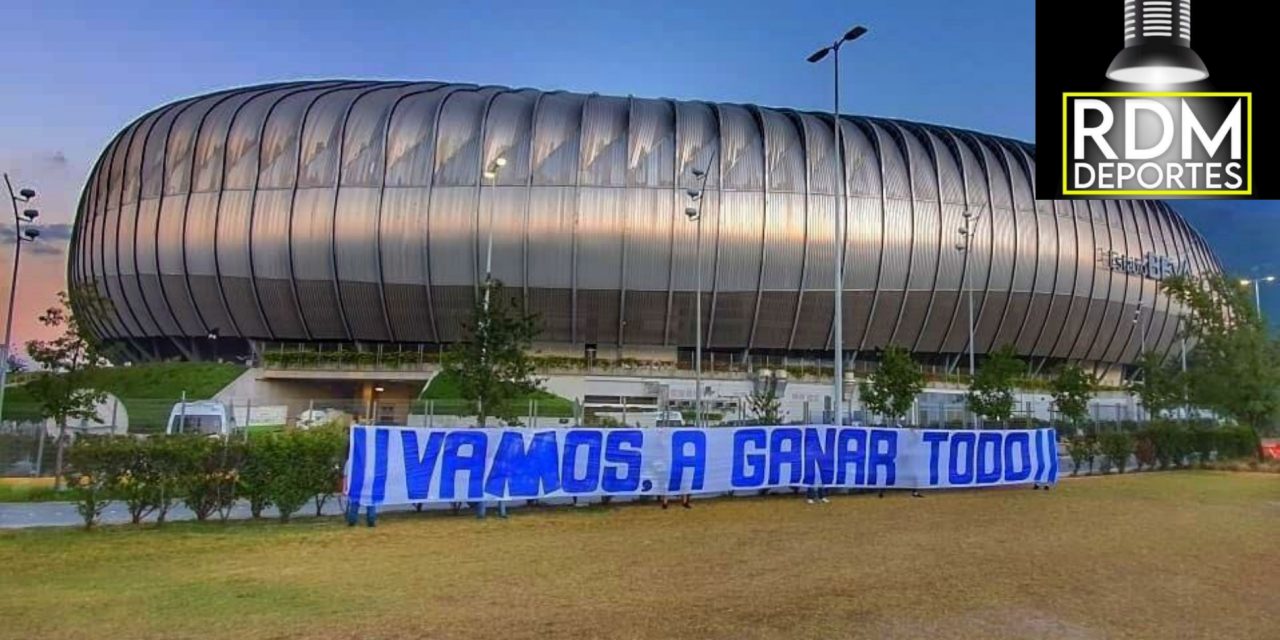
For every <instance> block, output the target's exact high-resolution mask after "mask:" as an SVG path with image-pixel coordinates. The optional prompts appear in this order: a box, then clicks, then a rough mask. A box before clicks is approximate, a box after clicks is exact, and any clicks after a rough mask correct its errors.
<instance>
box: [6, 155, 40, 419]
mask: <svg viewBox="0 0 1280 640" xmlns="http://www.w3.org/2000/svg"><path fill="white" fill-rule="evenodd" d="M4 186H5V188H7V189H8V190H9V203H10V204H11V205H12V206H13V239H14V242H13V275H12V276H10V280H9V307H8V310H7V311H6V312H5V318H4V343H3V344H0V416H3V415H4V390H5V386H6V385H8V384H9V340H10V339H11V338H12V336H13V308H14V305H15V303H16V302H17V294H18V266H19V265H20V264H21V260H22V243H24V242H34V241H35V239H36V238H38V237H40V230H39V229H37V228H35V227H32V226H30V225H31V224H32V223H34V222H35V220H36V218H37V217H39V215H40V212H38V211H36V210H35V209H26V210H24V211H23V212H22V213H21V214H19V213H18V203H19V202H30V201H31V200H32V198H35V197H36V192H35V190H33V189H28V188H23V189H20V190H19V191H18V193H16V194H15V193H14V192H13V183H12V182H10V181H9V174H7V173H6V174H4ZM24 223H25V224H26V225H28V226H27V228H26V230H23V228H22V226H23V224H24ZM41 444H43V439H42V440H41Z"/></svg>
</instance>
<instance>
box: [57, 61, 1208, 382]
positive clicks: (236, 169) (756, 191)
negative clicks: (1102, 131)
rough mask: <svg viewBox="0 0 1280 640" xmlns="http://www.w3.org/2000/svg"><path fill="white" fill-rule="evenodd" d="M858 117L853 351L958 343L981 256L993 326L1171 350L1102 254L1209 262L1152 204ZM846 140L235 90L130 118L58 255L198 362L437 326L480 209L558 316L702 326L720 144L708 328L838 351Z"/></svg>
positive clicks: (645, 336)
mask: <svg viewBox="0 0 1280 640" xmlns="http://www.w3.org/2000/svg"><path fill="white" fill-rule="evenodd" d="M841 126H842V135H843V139H844V153H845V158H846V162H845V167H844V168H845V176H844V180H845V184H846V195H847V198H848V207H847V212H848V213H847V215H848V218H847V220H848V225H847V229H848V231H847V234H846V246H847V251H846V265H847V266H846V272H845V293H844V304H845V305H846V307H845V313H844V321H845V328H844V336H845V344H846V347H847V348H848V349H849V350H850V351H857V350H861V351H866V350H871V349H876V348H879V347H882V346H884V345H886V344H888V343H890V342H893V343H898V344H903V345H906V346H908V347H910V348H912V349H913V350H915V351H917V352H921V353H939V354H955V353H962V352H964V351H965V350H967V348H968V347H967V339H968V330H967V324H966V318H965V315H964V314H965V306H964V296H963V295H962V292H963V290H964V283H965V281H966V280H968V281H969V282H971V283H972V287H973V289H974V290H975V305H976V311H975V313H976V317H977V345H978V349H979V351H987V350H990V349H993V348H995V347H997V346H999V345H1003V344H1012V345H1014V346H1015V347H1016V349H1017V350H1018V351H1019V352H1020V353H1022V354H1024V355H1029V356H1038V357H1047V358H1063V359H1075V360H1086V361H1096V362H1103V363H1114V362H1128V361H1132V360H1133V359H1134V358H1135V356H1136V355H1137V351H1138V349H1139V346H1138V345H1139V341H1140V336H1141V335H1145V336H1146V341H1147V344H1148V345H1149V346H1151V347H1152V348H1159V349H1167V348H1169V346H1170V345H1171V344H1172V342H1173V340H1174V334H1175V329H1176V325H1177V317H1176V313H1174V312H1176V311H1177V310H1176V309H1171V307H1170V301H1169V300H1168V299H1167V298H1166V297H1164V296H1161V295H1157V292H1156V286H1155V285H1156V283H1155V281H1154V280H1152V279H1149V278H1144V277H1142V276H1141V275H1137V274H1127V273H1123V272H1120V271H1114V270H1112V269H1110V268H1109V266H1108V264H1107V260H1105V257H1106V256H1107V255H1109V254H1111V253H1115V254H1119V255H1124V256H1131V257H1139V256H1144V255H1146V254H1148V253H1153V254H1156V255H1159V256H1168V257H1170V258H1173V259H1174V260H1175V261H1179V262H1180V261H1183V260H1186V261H1189V265H1190V268H1191V269H1192V271H1193V272H1206V271H1213V270H1217V269H1218V268H1219V267H1218V266H1217V261H1216V259H1215V257H1214V256H1213V255H1212V253H1211V252H1210V251H1209V249H1208V248H1207V246H1206V245H1205V243H1204V241H1203V239H1202V238H1201V237H1200V236H1199V235H1198V234H1197V233H1196V232H1195V231H1194V230H1193V229H1191V228H1190V227H1188V225H1187V224H1186V222H1185V221H1184V220H1183V219H1182V218H1181V217H1180V216H1179V215H1178V214H1177V213H1176V212H1174V211H1173V210H1172V209H1171V208H1169V207H1168V206H1167V205H1165V204H1164V203H1162V202H1156V201H1119V202H1117V201H1096V200H1095V201H1088V202H1084V201H1077V202H1050V201H1038V200H1035V199H1034V183H1033V177H1032V176H1033V172H1034V167H1035V158H1034V154H1035V150H1034V147H1032V146H1031V145H1028V144H1025V143H1022V142H1018V141H1014V140H1009V139H1005V138H1000V137H995V136H989V135H984V134H979V133H974V132H969V131H961V130H957V129H951V128H945V127H939V126H933V125H925V124H918V123H911V122H904V121H898V120H889V119H880V118H865V117H852V116H846V117H845V118H844V119H843V120H842V125H841ZM833 138H834V136H833V131H832V127H831V119H830V117H829V116H825V115H823V114H815V113H806V112H799V111H795V110H790V109H776V108H766V107H758V106H754V105H736V104H715V103H708V102H697V101H675V100H662V99H642V98H632V97H612V96H600V95H595V94H592V95H584V94H578V93H569V92H563V91H551V92H544V91H537V90H533V89H508V88H504V87H494V86H476V85H466V84H445V83H436V82H356V81H315V82H296V83H284V84H274V85H265V86H256V87H247V88H240V89H233V90H229V91H223V92H218V93H214V94H209V95H205V96H198V97H194V98H190V99H186V100H181V101H178V102H175V103H172V104H169V105H165V106H163V107H160V108H158V109H156V110H155V111H152V112H151V113H148V114H146V115H144V116H143V117H141V118H139V119H138V120H136V121H134V122H133V123H131V124H130V125H128V126H127V127H126V128H125V129H124V130H123V131H121V132H120V133H119V134H118V135H117V136H116V138H115V139H114V140H113V141H112V142H111V143H110V145H109V146H108V147H107V149H106V150H105V151H104V152H103V154H102V157H101V158H100V159H99V161H98V163H97V165H96V166H95V168H94V170H93V172H92V175H91V176H90V178H89V180H88V183H87V184H86V187H85V190H84V193H83V195H82V198H81V203H80V207H79V212H78V216H77V221H76V226H75V238H74V242H73V251H72V256H71V260H70V264H69V279H70V281H71V282H72V283H73V285H88V286H91V287H96V288H97V290H98V292H99V294H100V295H101V297H102V298H103V299H105V300H106V301H107V303H108V304H105V305H103V306H102V308H101V309H99V310H97V312H96V313H94V314H92V316H93V317H92V318H91V320H92V326H93V327H94V330H95V331H96V332H97V333H99V334H100V335H101V336H102V337H104V338H105V339H107V340H108V341H111V342H113V343H116V344H120V345H122V346H125V347H127V348H129V349H130V350H131V351H133V352H134V353H135V355H137V356H139V357H165V356H168V355H175V354H182V355H186V356H188V357H198V354H199V353H200V352H201V350H200V348H199V347H200V342H201V341H202V340H204V339H205V337H206V336H207V335H208V334H209V333H210V332H211V331H214V332H216V333H218V334H219V336H220V338H221V339H222V340H220V346H225V345H226V344H237V342H235V341H236V340H238V339H243V340H263V341H323V342H355V341H360V342H397V343H445V342H451V341H454V340H457V339H458V338H459V335H460V334H459V321H460V320H462V319H464V318H466V317H468V315H469V313H470V309H471V305H472V304H473V301H474V296H475V294H476V290H477V287H478V284H479V282H480V281H481V280H482V279H483V274H484V265H483V263H484V259H485V241H486V240H487V238H488V234H489V224H488V221H489V216H490V214H492V216H493V220H494V227H493V238H494V240H493V241H494V253H493V270H494V273H495V276H496V277H497V278H499V279H501V280H503V281H504V282H505V283H506V284H507V286H508V288H510V289H511V290H512V291H513V292H514V293H515V295H517V296H518V297H519V298H520V299H521V300H523V301H524V302H525V303H526V304H527V305H528V306H529V308H531V309H532V310H534V311H537V312H538V313H539V314H541V316H542V323H543V329H544V330H543V335H542V339H543V340H545V341H552V342H565V343H573V344H589V343H595V344H598V345H614V344H621V345H624V346H642V347H648V346H657V347H688V346H692V345H693V341H694V327H693V317H694V312H693V306H694V305H693V295H694V294H693V291H694V290H695V287H696V277H697V267H696V264H695V256H696V254H697V252H696V250H695V249H696V244H695V239H696V238H697V225H695V224H693V223H691V222H689V221H688V220H686V218H685V216H684V214H683V212H684V209H685V207H686V206H688V205H689V204H690V201H689V199H688V196H687V195H686V194H685V190H686V189H689V188H695V187H698V186H699V183H698V181H697V179H696V178H695V177H694V176H693V174H692V170H693V169H695V168H709V169H710V171H709V175H708V185H707V197H706V199H705V202H704V204H703V213H704V216H703V221H702V235H701V238H702V253H703V263H702V288H703V291H704V304H703V313H704V322H705V325H706V326H705V327H704V334H703V335H704V336H705V339H706V343H707V345H708V346H709V347H711V348H716V349H731V350H751V351H762V350H767V351H771V352H776V351H793V352H796V351H816V350H822V349H827V348H829V346H830V342H829V337H830V333H831V318H832V300H833V297H832V295H831V291H832V281H833V264H832V263H833V258H832V254H833V252H832V244H833V243H832V230H833V211H834V209H835V196H834V193H835V191H836V185H837V179H838V178H837V173H838V171H839V168H838V167H837V162H836V157H835V153H834V148H833ZM498 157H502V158H504V159H505V160H506V165H505V166H504V167H502V168H501V170H500V171H499V172H498V173H497V176H496V178H495V180H493V181H492V182H491V181H489V180H487V179H484V178H483V177H482V174H483V171H484V169H485V167H486V166H487V165H489V164H490V163H492V162H493V161H494V160H495V159H496V158H498ZM966 210H967V211H970V212H972V213H974V214H976V215H977V216H978V222H977V226H976V234H975V242H974V246H973V251H972V252H971V257H970V259H967V260H966V256H965V254H963V253H961V252H959V251H957V250H956V249H955V247H954V244H955V241H956V239H957V234H956V231H955V230H956V228H957V227H959V226H961V225H962V220H963V218H962V216H963V214H964V212H965V211H966ZM1139 304H1141V307H1142V309H1143V311H1142V312H1140V315H1138V316H1137V317H1138V320H1139V321H1138V322H1137V323H1135V322H1134V321H1133V319H1134V317H1135V314H1136V313H1138V312H1137V309H1138V306H1139ZM1140 332H1141V333H1140ZM229 341H230V342H229ZM239 344H243V341H241V342H239Z"/></svg>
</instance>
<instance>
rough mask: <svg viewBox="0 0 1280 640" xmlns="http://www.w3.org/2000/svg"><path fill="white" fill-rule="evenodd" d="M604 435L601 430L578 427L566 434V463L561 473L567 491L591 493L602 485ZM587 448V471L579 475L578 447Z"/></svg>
mask: <svg viewBox="0 0 1280 640" xmlns="http://www.w3.org/2000/svg"><path fill="white" fill-rule="evenodd" d="M603 446H604V436H603V435H602V434H601V433H600V432H599V431H586V430H581V429H577V430H574V431H570V432H569V433H567V434H565V436H564V464H563V466H562V467H561V470H560V475H561V476H562V477H563V479H564V490H565V491H566V492H567V493H591V492H593V491H595V490H596V487H598V486H600V449H601V448H602V447H603ZM579 447H586V448H587V460H586V462H587V465H586V472H585V473H584V474H583V475H582V476H579V475H578V474H577V473H576V471H577V470H578V448H579Z"/></svg>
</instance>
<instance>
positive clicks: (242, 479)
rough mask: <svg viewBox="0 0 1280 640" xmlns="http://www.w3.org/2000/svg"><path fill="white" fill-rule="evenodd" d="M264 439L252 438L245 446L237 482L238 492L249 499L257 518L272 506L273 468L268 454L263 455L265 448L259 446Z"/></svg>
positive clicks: (250, 511) (250, 510)
mask: <svg viewBox="0 0 1280 640" xmlns="http://www.w3.org/2000/svg"><path fill="white" fill-rule="evenodd" d="M267 437H269V436H267ZM262 439H263V438H255V439H251V440H250V445H249V446H247V447H245V448H244V454H243V457H242V458H241V461H240V475H239V477H238V478H237V480H238V482H237V483H236V492H237V493H238V494H239V495H240V497H242V498H244V499H245V500H248V501H249V514H250V515H252V516H253V518H254V519H255V520H256V519H258V518H261V517H262V512H263V510H265V509H266V508H267V507H269V506H271V495H270V487H271V468H270V465H269V464H268V456H266V455H263V448H262V447H261V446H257V444H258V443H260V441H261V440H262Z"/></svg>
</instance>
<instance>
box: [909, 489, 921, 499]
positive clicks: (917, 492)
mask: <svg viewBox="0 0 1280 640" xmlns="http://www.w3.org/2000/svg"><path fill="white" fill-rule="evenodd" d="M911 497H912V498H923V497H924V494H923V493H920V490H919V489H912V490H911Z"/></svg>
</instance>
